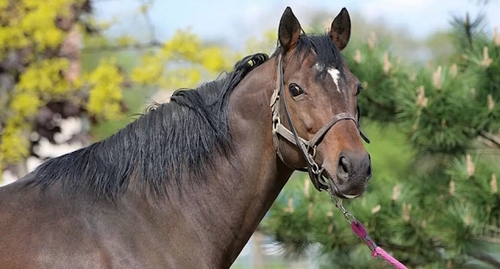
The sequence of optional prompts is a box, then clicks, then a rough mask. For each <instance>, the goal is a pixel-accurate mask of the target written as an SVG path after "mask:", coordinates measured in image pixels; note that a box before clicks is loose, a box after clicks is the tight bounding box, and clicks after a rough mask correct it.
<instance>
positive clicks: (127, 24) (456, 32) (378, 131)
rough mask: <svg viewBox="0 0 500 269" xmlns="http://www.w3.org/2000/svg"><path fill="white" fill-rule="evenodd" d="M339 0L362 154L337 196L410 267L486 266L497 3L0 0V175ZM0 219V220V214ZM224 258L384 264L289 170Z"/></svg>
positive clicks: (264, 45)
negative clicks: (350, 188) (355, 83)
mask: <svg viewBox="0 0 500 269" xmlns="http://www.w3.org/2000/svg"><path fill="white" fill-rule="evenodd" d="M286 6H290V7H292V9H293V11H294V13H295V14H296V16H297V17H298V18H299V20H300V22H301V25H302V27H303V28H304V30H305V31H306V32H307V33H319V34H322V33H325V31H326V30H327V28H329V26H330V24H331V22H332V20H333V18H334V17H335V16H336V15H337V14H338V12H339V11H340V9H341V8H342V7H346V8H347V9H348V10H349V12H350V14H351V20H352V24H353V25H352V35H351V42H350V43H349V45H348V47H347V49H346V50H345V51H343V54H344V56H345V57H346V59H347V61H348V63H349V66H350V68H351V71H352V72H353V73H354V74H356V75H357V76H358V78H359V79H360V80H361V81H362V84H363V88H364V91H363V93H362V94H361V95H360V97H359V103H360V105H361V111H362V128H363V129H364V132H365V133H366V134H367V135H368V136H369V137H370V139H371V141H372V143H371V144H369V145H366V146H367V148H368V150H369V152H370V154H371V156H372V161H373V178H372V180H371V181H370V185H369V188H368V190H367V193H366V194H365V195H363V196H362V197H361V198H359V199H356V200H354V201H346V202H345V203H344V205H345V206H346V207H347V208H348V209H349V210H350V211H352V212H353V213H354V214H355V215H356V217H357V218H358V219H359V220H360V221H361V222H363V223H364V224H365V226H366V227H367V228H368V230H369V232H370V234H371V236H372V238H374V240H375V241H376V242H377V243H378V244H379V245H380V246H382V247H383V248H384V249H386V250H387V251H388V252H390V253H391V254H393V255H394V256H395V257H396V258H398V259H399V260H400V261H402V262H403V263H405V264H406V265H407V266H408V267H410V268H500V245H499V244H500V199H499V198H500V195H499V194H498V187H497V176H498V175H500V165H499V163H500V156H499V153H500V133H499V129H500V104H499V102H500V34H499V33H498V29H497V26H498V25H500V1H495V0H490V1H472V0H455V1H438V0H415V1H410V0H399V1H389V0H364V1H361V0H360V1H344V2H343V1H319V0H309V1H297V0H293V1H273V2H271V1H264V0H253V1H238V2H237V1H222V0H220V1H167V0H156V1H154V0H47V1H36V0H17V1H11V0H0V21H1V24H0V135H1V136H0V184H2V185H5V184H8V183H11V182H13V181H15V180H17V179H18V178H21V177H22V176H24V175H25V174H26V173H28V172H30V171H32V170H33V169H34V168H36V166H37V165H39V164H40V163H41V162H43V161H45V160H47V159H48V158H52V157H56V156H59V155H61V154H64V153H67V152H70V151H73V150H75V149H78V148H81V147H84V146H86V145H89V144H90V143H92V142H95V141H98V140H102V139H105V138H106V137H108V136H110V135H111V134H113V133H115V132H116V131H117V130H119V129H120V128H122V127H124V126H125V125H126V124H128V123H129V122H131V121H133V120H134V119H135V118H137V116H138V115H139V114H140V113H143V112H144V111H145V109H146V108H147V107H148V106H149V105H151V104H152V103H153V102H168V98H169V96H170V94H171V93H172V92H173V91H174V90H176V89H178V88H194V87H196V86H197V85H199V84H200V83H202V82H203V81H207V80H213V79H215V78H216V77H217V76H218V75H219V74H220V73H221V72H223V71H224V70H231V68H232V67H233V64H234V63H236V61H237V60H239V59H240V58H242V57H243V56H245V55H247V54H250V53H256V52H265V53H271V52H272V51H273V50H274V48H275V45H276V40H277V27H278V23H279V19H280V17H281V14H282V12H283V11H284V9H285V7H286ZM0 225H1V224H0ZM233 268H387V264H385V263H383V262H382V261H380V260H379V259H374V258H373V257H371V256H370V252H369V250H368V249H367V248H366V246H364V245H363V244H362V243H361V242H360V241H359V239H357V238H356V237H355V236H354V234H352V233H351V231H350V228H349V226H348V225H347V223H346V222H345V221H344V220H343V217H342V215H341V214H340V212H339V211H336V209H335V207H334V205H333V204H332V203H331V201H330V200H329V198H328V195H327V194H326V193H318V192H316V191H315V190H314V188H311V186H310V183H309V179H308V178H307V177H306V174H303V173H295V174H294V175H293V177H292V179H291V180H290V181H289V183H288V184H287V186H286V187H285V189H284V190H283V191H282V193H281V194H280V196H279V197H278V199H277V201H276V202H275V204H274V205H273V207H272V208H271V210H270V211H269V213H268V214H267V215H266V217H265V218H264V220H263V221H262V223H261V225H260V227H259V229H258V231H257V232H256V233H255V234H254V236H253V237H252V239H251V240H250V242H249V243H248V244H247V246H246V247H245V248H244V250H243V251H242V253H241V255H240V256H239V257H238V259H237V261H236V263H235V264H234V265H233Z"/></svg>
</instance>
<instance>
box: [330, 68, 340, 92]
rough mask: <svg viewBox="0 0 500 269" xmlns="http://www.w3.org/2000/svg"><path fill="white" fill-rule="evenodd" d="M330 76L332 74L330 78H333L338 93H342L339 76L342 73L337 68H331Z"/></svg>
mask: <svg viewBox="0 0 500 269" xmlns="http://www.w3.org/2000/svg"><path fill="white" fill-rule="evenodd" d="M328 74H330V76H332V78H333V82H334V83H335V86H337V91H339V92H340V88H339V75H340V72H339V70H337V69H335V68H329V69H328Z"/></svg>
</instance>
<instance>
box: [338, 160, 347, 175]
mask: <svg viewBox="0 0 500 269" xmlns="http://www.w3.org/2000/svg"><path fill="white" fill-rule="evenodd" d="M339 166H340V168H341V169H342V171H343V172H345V173H349V161H348V160H347V158H346V157H340V162H339Z"/></svg>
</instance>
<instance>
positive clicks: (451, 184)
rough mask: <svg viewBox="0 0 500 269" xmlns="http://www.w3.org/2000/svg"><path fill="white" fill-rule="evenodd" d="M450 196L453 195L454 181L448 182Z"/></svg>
mask: <svg viewBox="0 0 500 269" xmlns="http://www.w3.org/2000/svg"><path fill="white" fill-rule="evenodd" d="M450 195H451V196H454V195H455V181H454V180H451V181H450Z"/></svg>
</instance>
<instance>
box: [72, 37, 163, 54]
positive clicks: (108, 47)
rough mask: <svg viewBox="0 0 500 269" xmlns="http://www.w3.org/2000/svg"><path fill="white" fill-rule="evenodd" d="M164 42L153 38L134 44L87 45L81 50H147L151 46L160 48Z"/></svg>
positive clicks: (88, 51)
mask: <svg viewBox="0 0 500 269" xmlns="http://www.w3.org/2000/svg"><path fill="white" fill-rule="evenodd" d="M161 46H162V43H161V42H160V41H158V40H152V41H150V42H147V43H138V44H132V45H105V46H95V47H85V48H83V49H82V50H81V52H82V53H91V52H104V51H118V50H145V49H151V48H159V47H161Z"/></svg>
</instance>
